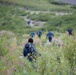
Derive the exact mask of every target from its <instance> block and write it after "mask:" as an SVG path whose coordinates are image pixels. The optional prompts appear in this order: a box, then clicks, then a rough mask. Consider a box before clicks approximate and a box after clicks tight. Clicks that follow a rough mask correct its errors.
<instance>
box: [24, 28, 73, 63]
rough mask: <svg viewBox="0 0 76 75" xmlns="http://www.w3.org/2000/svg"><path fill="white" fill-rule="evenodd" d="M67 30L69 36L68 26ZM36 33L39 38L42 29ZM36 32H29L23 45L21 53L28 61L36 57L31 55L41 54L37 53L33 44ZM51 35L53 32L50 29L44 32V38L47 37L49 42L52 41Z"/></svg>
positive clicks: (52, 35) (70, 32) (70, 31)
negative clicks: (28, 36)
mask: <svg viewBox="0 0 76 75" xmlns="http://www.w3.org/2000/svg"><path fill="white" fill-rule="evenodd" d="M67 31H68V34H69V36H71V35H72V34H73V33H72V29H71V28H69V29H68V30H67ZM36 34H37V36H38V37H39V38H41V36H42V31H41V30H38V31H37V33H36ZM36 34H35V32H31V33H30V36H31V38H29V39H28V43H26V44H25V47H24V49H23V55H24V57H27V59H28V60H29V61H30V62H32V61H33V59H36V58H35V57H33V55H39V56H41V54H40V53H38V51H37V50H36V47H35V45H34V44H33V37H34V36H35V35H36ZM52 37H54V34H53V33H52V32H51V31H48V32H47V34H46V38H47V39H48V41H49V42H52Z"/></svg>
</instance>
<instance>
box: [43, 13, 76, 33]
mask: <svg viewBox="0 0 76 75" xmlns="http://www.w3.org/2000/svg"><path fill="white" fill-rule="evenodd" d="M75 17H76V14H75V13H74V14H72V15H64V16H56V17H53V18H50V20H48V22H47V23H46V24H45V25H44V27H43V29H46V30H52V31H54V30H55V31H59V32H65V31H66V30H67V29H68V28H72V29H73V30H74V31H75V28H76V24H75V21H76V18H75Z"/></svg>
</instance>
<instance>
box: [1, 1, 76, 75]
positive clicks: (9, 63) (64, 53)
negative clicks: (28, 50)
mask: <svg viewBox="0 0 76 75" xmlns="http://www.w3.org/2000/svg"><path fill="white" fill-rule="evenodd" d="M75 7H76V6H75V5H74V6H73V5H68V4H65V3H61V2H58V1H57V0H0V75H76V10H75V9H76V8H75ZM32 12H33V13H32ZM31 13H32V14H31ZM25 17H27V19H30V20H31V21H34V22H38V23H39V21H40V22H45V24H44V25H42V26H41V27H38V26H37V27H34V26H30V25H27V21H26V20H25ZM68 28H72V29H73V36H68V34H67V33H66V31H67V29H68ZM38 29H42V33H43V34H42V37H41V38H38V36H37V35H36V36H35V37H34V38H33V39H34V44H35V46H36V48H37V51H38V52H39V53H41V56H39V57H37V59H36V62H33V63H30V62H29V61H28V60H27V59H26V58H24V57H23V54H22V53H23V48H24V45H25V43H27V41H28V38H30V36H29V34H30V32H31V31H35V33H36V32H37V30H38ZM48 30H50V31H52V32H53V33H54V37H53V41H52V42H51V43H49V42H48V40H47V39H46V34H47V31H48ZM56 39H57V40H61V41H62V43H63V44H62V46H61V47H59V46H58V45H57V44H55V41H56Z"/></svg>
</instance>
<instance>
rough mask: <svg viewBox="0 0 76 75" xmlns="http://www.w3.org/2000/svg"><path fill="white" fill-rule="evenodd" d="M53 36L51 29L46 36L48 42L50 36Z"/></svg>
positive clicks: (50, 39)
mask: <svg viewBox="0 0 76 75" xmlns="http://www.w3.org/2000/svg"><path fill="white" fill-rule="evenodd" d="M53 36H54V34H53V33H52V32H51V31H48V33H47V35H46V38H48V40H49V42H52V37H53Z"/></svg>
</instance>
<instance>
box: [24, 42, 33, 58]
mask: <svg viewBox="0 0 76 75" xmlns="http://www.w3.org/2000/svg"><path fill="white" fill-rule="evenodd" d="M29 53H32V51H31V44H29V43H27V44H26V45H25V47H24V49H23V55H24V57H26V56H27V55H28V54H29Z"/></svg>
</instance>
